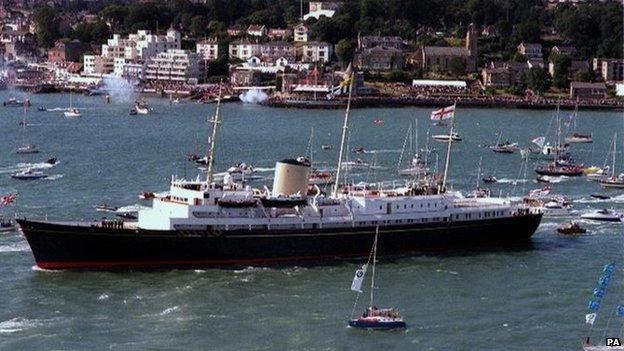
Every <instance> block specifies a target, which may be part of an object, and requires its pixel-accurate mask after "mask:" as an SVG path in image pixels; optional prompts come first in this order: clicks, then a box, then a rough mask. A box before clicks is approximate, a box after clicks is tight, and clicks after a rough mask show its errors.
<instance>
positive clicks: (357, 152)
mask: <svg viewBox="0 0 624 351" xmlns="http://www.w3.org/2000/svg"><path fill="white" fill-rule="evenodd" d="M352 151H353V152H354V153H356V154H363V153H364V148H363V147H356V148H354V149H353V150H352Z"/></svg>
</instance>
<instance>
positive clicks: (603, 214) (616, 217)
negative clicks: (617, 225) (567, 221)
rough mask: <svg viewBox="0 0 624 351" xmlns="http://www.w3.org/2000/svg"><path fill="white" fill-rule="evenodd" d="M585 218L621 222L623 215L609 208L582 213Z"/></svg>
mask: <svg viewBox="0 0 624 351" xmlns="http://www.w3.org/2000/svg"><path fill="white" fill-rule="evenodd" d="M581 218H583V219H590V220H593V221H602V222H621V221H622V215H621V214H619V213H616V212H613V211H609V210H607V209H604V210H599V211H594V212H589V213H584V214H582V215H581Z"/></svg>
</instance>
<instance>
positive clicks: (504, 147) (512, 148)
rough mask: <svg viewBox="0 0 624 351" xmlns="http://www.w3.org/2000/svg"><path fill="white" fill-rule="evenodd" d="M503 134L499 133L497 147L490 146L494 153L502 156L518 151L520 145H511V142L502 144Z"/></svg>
mask: <svg viewBox="0 0 624 351" xmlns="http://www.w3.org/2000/svg"><path fill="white" fill-rule="evenodd" d="M502 136H503V133H502V132H500V133H498V140H496V145H493V146H490V149H492V151H494V152H497V153H501V154H513V153H514V152H516V150H518V143H510V142H509V141H505V142H501V137H502Z"/></svg>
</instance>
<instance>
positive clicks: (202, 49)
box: [195, 38, 219, 61]
mask: <svg viewBox="0 0 624 351" xmlns="http://www.w3.org/2000/svg"><path fill="white" fill-rule="evenodd" d="M195 52H197V53H198V54H201V55H202V56H203V58H204V60H207V61H212V60H216V59H218V58H219V43H218V42H217V39H216V38H215V39H207V40H202V41H198V42H197V44H196V45H195Z"/></svg>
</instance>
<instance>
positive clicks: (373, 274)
mask: <svg viewBox="0 0 624 351" xmlns="http://www.w3.org/2000/svg"><path fill="white" fill-rule="evenodd" d="M378 237H379V226H377V227H376V228H375V242H374V243H373V269H372V271H371V288H370V308H371V309H372V308H373V301H374V297H375V263H376V262H377V238H378Z"/></svg>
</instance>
